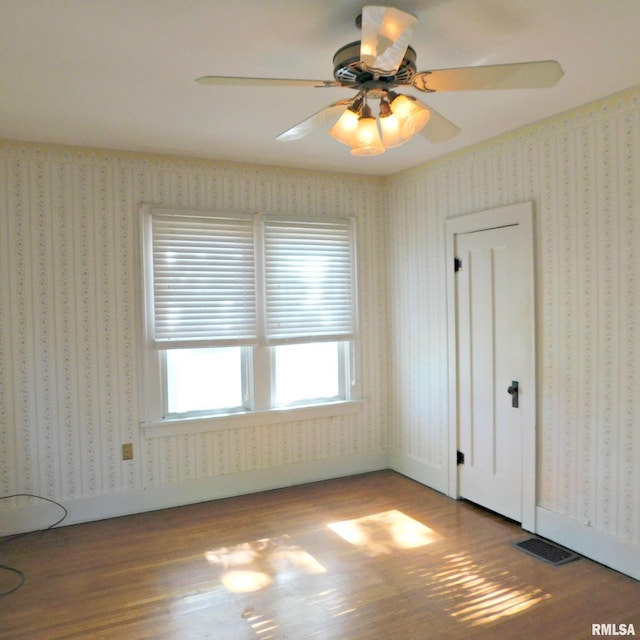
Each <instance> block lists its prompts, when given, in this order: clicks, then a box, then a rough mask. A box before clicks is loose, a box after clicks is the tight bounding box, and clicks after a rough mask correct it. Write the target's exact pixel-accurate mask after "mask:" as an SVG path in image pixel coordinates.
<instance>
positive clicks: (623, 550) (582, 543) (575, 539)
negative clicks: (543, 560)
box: [536, 507, 640, 580]
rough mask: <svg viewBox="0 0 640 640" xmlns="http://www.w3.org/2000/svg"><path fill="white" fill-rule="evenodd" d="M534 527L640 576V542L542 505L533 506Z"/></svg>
mask: <svg viewBox="0 0 640 640" xmlns="http://www.w3.org/2000/svg"><path fill="white" fill-rule="evenodd" d="M536 529H537V533H538V534H539V535H540V536H542V537H544V538H548V539H549V540H553V541H554V542H557V543H558V544H560V545H562V546H564V547H567V549H571V550H572V551H575V552H576V553H579V554H580V555H583V556H585V557H587V558H591V559H592V560H595V561H596V562H599V563H600V564H604V565H606V566H607V567H611V568H612V569H615V570H616V571H620V572H621V573H624V574H626V575H628V576H631V577H632V578H635V579H636V580H640V545H639V544H634V543H631V542H628V541H626V540H622V539H621V538H617V537H615V536H612V535H611V534H609V533H606V532H603V531H599V530H598V529H594V528H593V527H589V526H587V525H584V524H582V523H581V522H578V521H576V520H572V519H571V518H567V517H565V516H562V515H559V514H557V513H554V512H553V511H549V510H547V509H543V508H542V507H538V508H537V509H536Z"/></svg>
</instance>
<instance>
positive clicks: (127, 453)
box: [122, 442, 133, 460]
mask: <svg viewBox="0 0 640 640" xmlns="http://www.w3.org/2000/svg"><path fill="white" fill-rule="evenodd" d="M122 459H123V460H133V442H126V443H125V444H123V445H122Z"/></svg>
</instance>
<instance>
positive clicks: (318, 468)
mask: <svg viewBox="0 0 640 640" xmlns="http://www.w3.org/2000/svg"><path fill="white" fill-rule="evenodd" d="M388 468H389V461H388V457H387V454H386V452H376V453H370V454H359V455H353V456H344V457H340V458H329V459H325V460H314V461H311V462H305V463H303V464H295V465H286V466H283V467H277V468H272V469H260V470H258V471H251V472H247V473H237V474H229V475H224V476H216V477H213V478H203V479H201V480H191V481H188V482H180V483H175V484H168V485H162V486H156V487H150V488H148V489H142V490H139V491H132V492H129V493H120V494H111V495H106V496H95V497H88V498H79V499H74V500H58V502H60V503H61V504H63V505H64V507H65V508H66V509H67V510H68V515H67V517H66V518H65V520H64V522H62V523H61V525H60V526H62V525H71V524H79V523H82V522H92V521H94V520H104V519H105V518H114V517H118V516H125V515H131V514H134V513H143V512H146V511H156V510H157V509H165V508H169V507H178V506H182V505H186V504H193V503H197V502H206V501H208V500H218V499H220V498H230V497H233V496H239V495H243V494H248V493H257V492H260V491H268V490H270V489H278V488H281V487H289V486H294V485H298V484H305V483H307V482H317V481H320V480H329V479H331V478H339V477H342V476H350V475H356V474H358V473H366V472H369V471H379V470H381V469H388ZM30 502H31V503H32V504H30V505H26V506H23V507H18V508H16V509H12V510H5V511H4V512H2V514H1V515H2V518H1V519H0V536H6V535H13V534H16V533H23V532H27V531H38V530H41V529H45V528H47V527H48V526H50V525H51V524H52V523H53V522H55V521H56V520H58V519H59V518H60V517H61V515H62V512H61V510H60V508H59V507H56V506H55V505H53V504H51V503H48V502H38V501H34V500H31V501H30Z"/></svg>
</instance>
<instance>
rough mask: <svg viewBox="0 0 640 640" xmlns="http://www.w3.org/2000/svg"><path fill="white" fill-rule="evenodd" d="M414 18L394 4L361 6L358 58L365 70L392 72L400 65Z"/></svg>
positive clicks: (383, 73) (411, 32)
mask: <svg viewBox="0 0 640 640" xmlns="http://www.w3.org/2000/svg"><path fill="white" fill-rule="evenodd" d="M417 21H418V19H417V18H416V17H415V16H412V15H411V14H410V13H405V12H404V11H400V10H399V9H395V8H394V7H375V6H367V7H364V8H363V9H362V36H361V42H360V61H361V62H362V63H363V64H364V65H365V66H366V67H367V69H369V71H372V72H376V73H380V74H381V75H392V74H394V73H395V72H396V71H397V70H398V67H399V66H400V63H401V62H402V59H403V58H404V54H405V51H406V50H407V47H408V46H409V42H410V41H411V36H412V35H413V29H414V27H415V26H416V22H417Z"/></svg>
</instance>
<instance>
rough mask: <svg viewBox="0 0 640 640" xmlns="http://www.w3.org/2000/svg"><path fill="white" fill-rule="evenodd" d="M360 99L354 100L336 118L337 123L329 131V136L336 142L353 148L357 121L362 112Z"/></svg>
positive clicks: (361, 100)
mask: <svg viewBox="0 0 640 640" xmlns="http://www.w3.org/2000/svg"><path fill="white" fill-rule="evenodd" d="M362 103H363V99H362V97H358V98H356V99H355V100H354V101H353V103H352V104H350V105H349V106H348V107H347V108H346V109H345V110H344V112H343V114H342V115H341V116H340V117H339V118H338V121H337V122H336V123H335V124H334V125H333V127H331V129H329V135H331V136H332V137H333V138H335V139H336V140H337V141H338V142H342V144H346V145H347V146H348V147H353V146H354V145H355V143H356V132H357V130H358V119H359V117H360V112H361V111H362Z"/></svg>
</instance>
